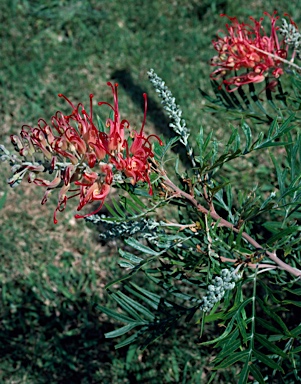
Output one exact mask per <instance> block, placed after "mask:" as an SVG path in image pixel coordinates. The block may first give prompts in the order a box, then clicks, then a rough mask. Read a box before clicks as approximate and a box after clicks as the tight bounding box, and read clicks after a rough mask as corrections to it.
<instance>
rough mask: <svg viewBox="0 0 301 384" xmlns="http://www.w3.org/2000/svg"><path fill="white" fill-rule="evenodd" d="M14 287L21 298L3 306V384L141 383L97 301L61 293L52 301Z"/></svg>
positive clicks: (0, 354) (17, 285) (0, 356)
mask: <svg viewBox="0 0 301 384" xmlns="http://www.w3.org/2000/svg"><path fill="white" fill-rule="evenodd" d="M11 284H12V285H11V286H12V287H13V289H14V292H15V293H16V292H18V295H15V296H14V300H11V302H9V300H6V302H5V303H3V302H2V305H1V323H0V340H1V343H0V359H1V361H2V363H1V368H2V371H0V379H1V382H6V383H10V382H19V383H20V382H21V383H83V384H84V383H88V384H93V383H112V382H117V381H114V378H115V380H120V381H118V382H123V383H136V382H137V381H136V379H135V377H134V375H133V373H132V372H130V371H129V370H126V369H125V367H124V363H123V362H124V360H125V356H126V353H127V350H126V349H122V350H118V351H115V350H114V345H115V344H116V341H112V340H110V339H105V337H104V334H105V333H106V332H109V331H112V330H113V329H114V326H113V325H112V324H110V323H109V322H108V321H104V320H102V319H101V313H100V312H99V311H98V310H97V304H96V303H97V302H98V301H99V299H97V297H95V298H94V297H92V298H91V297H88V295H87V294H85V293H83V292H82V293H78V294H77V299H76V300H75V299H72V300H70V299H68V298H66V297H63V296H61V295H60V294H59V295H58V297H56V302H55V303H53V302H50V301H47V299H46V300H43V301H42V300H41V299H40V297H39V296H40V294H39V295H38V294H36V293H35V292H34V287H32V286H30V285H26V283H19V282H17V281H14V282H12V283H11ZM7 288H8V287H7ZM92 303H94V304H92ZM3 304H4V305H3ZM144 369H145V367H144ZM25 377H26V379H24V378H25ZM22 378H23V380H25V381H22Z"/></svg>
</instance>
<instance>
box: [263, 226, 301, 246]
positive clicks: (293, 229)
mask: <svg viewBox="0 0 301 384" xmlns="http://www.w3.org/2000/svg"><path fill="white" fill-rule="evenodd" d="M300 231H301V226H300V225H298V226H294V227H289V228H286V229H282V230H281V231H280V232H279V233H276V234H275V235H274V236H272V237H271V238H269V240H268V241H267V244H273V243H274V242H275V241H277V240H279V239H283V238H286V237H287V236H288V235H291V234H293V233H295V232H300ZM287 240H288V239H287Z"/></svg>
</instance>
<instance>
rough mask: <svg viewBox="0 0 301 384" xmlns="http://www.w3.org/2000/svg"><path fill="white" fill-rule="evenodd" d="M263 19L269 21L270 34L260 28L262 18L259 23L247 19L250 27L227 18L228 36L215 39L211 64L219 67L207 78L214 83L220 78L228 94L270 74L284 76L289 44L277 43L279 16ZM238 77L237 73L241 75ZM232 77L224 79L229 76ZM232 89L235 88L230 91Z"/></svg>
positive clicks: (275, 76) (232, 18)
mask: <svg viewBox="0 0 301 384" xmlns="http://www.w3.org/2000/svg"><path fill="white" fill-rule="evenodd" d="M276 13H277V12H274V13H273V15H269V14H268V13H267V12H265V13H264V15H265V16H268V17H269V20H270V25H271V27H270V34H269V35H268V34H267V33H266V32H265V30H264V28H263V26H262V21H263V18H260V20H259V21H257V20H255V19H254V18H252V17H250V19H251V21H252V22H253V25H251V24H245V23H239V22H238V20H237V18H236V17H229V16H226V15H221V16H226V17H228V19H229V20H230V22H231V24H226V28H227V31H228V34H227V35H226V36H224V37H218V39H217V41H213V46H214V48H215V49H216V51H217V52H218V55H217V56H214V57H213V59H212V62H211V65H213V66H215V67H218V68H217V69H216V70H215V71H213V72H212V73H211V75H210V77H211V78H212V79H214V80H216V79H220V78H222V79H223V83H224V84H225V85H226V89H227V90H228V91H229V92H231V91H235V90H236V89H237V88H238V87H239V86H241V85H243V84H249V83H260V82H262V81H264V80H265V78H266V77H267V76H269V75H271V76H272V77H274V78H276V79H277V78H278V77H279V76H281V75H282V74H283V72H284V71H283V65H284V61H285V59H286V58H287V53H288V45H287V44H285V42H284V39H282V40H281V41H279V39H278V36H277V31H278V29H279V27H277V26H276V22H277V20H278V19H279V16H275V15H276ZM241 71H243V72H242V73H241V74H237V72H238V73H239V72H241ZM233 72H234V76H232V77H228V78H226V76H227V75H228V74H229V73H233ZM231 86H235V88H231Z"/></svg>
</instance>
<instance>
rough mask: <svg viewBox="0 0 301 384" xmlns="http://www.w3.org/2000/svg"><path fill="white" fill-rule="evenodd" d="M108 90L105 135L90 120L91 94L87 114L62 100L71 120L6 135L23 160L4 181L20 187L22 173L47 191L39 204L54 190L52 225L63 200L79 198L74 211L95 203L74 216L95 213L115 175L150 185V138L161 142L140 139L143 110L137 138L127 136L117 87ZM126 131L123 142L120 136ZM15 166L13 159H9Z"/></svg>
mask: <svg viewBox="0 0 301 384" xmlns="http://www.w3.org/2000/svg"><path fill="white" fill-rule="evenodd" d="M108 86H110V87H111V89H112V92H113V97H114V105H111V104H109V103H107V102H99V103H98V104H99V105H108V106H109V107H110V108H111V109H112V111H113V116H114V117H113V119H108V120H107V124H106V125H107V127H108V128H109V132H108V133H106V132H102V131H100V130H99V129H98V128H97V127H96V125H95V124H94V121H93V107H92V99H93V95H92V94H91V95H90V111H89V113H87V112H86V110H85V108H84V106H83V104H81V103H80V104H78V105H74V104H73V103H72V102H71V101H70V100H69V99H68V98H67V97H66V96H64V95H62V94H59V97H62V98H64V99H65V100H66V101H67V103H68V104H69V105H70V107H71V108H72V112H71V114H70V115H64V114H63V113H62V112H60V111H59V112H57V113H56V114H55V115H54V116H52V118H51V124H50V125H48V124H47V123H46V121H45V120H43V119H40V120H39V121H38V126H37V127H35V128H33V127H30V126H27V125H24V126H23V127H22V130H21V134H20V137H19V136H17V135H12V136H11V141H12V143H13V144H14V146H15V149H16V150H17V152H18V153H19V155H20V156H21V157H22V161H20V160H19V163H18V164H15V165H14V167H13V169H12V170H13V173H14V175H13V177H12V178H11V179H10V180H9V181H8V182H9V184H10V185H11V186H12V187H14V186H16V185H18V184H19V183H20V180H22V179H23V177H24V176H25V174H28V182H33V183H34V184H36V185H38V186H41V187H45V188H46V191H45V194H44V197H43V199H42V204H45V203H46V202H47V199H48V196H49V194H50V193H52V192H53V190H55V189H59V193H58V204H57V207H56V209H55V212H54V223H57V218H56V215H57V212H58V211H59V212H61V211H63V210H64V209H65V207H66V204H67V201H68V199H70V198H73V197H79V204H78V207H77V211H80V210H82V208H84V207H85V206H86V205H87V204H91V203H93V202H99V206H98V208H97V209H95V210H94V211H93V212H91V213H88V214H82V215H80V214H77V215H75V217H76V218H82V217H86V216H89V215H93V214H95V213H97V212H98V211H99V210H100V209H101V207H102V206H103V203H104V201H105V198H106V197H107V195H108V194H109V192H110V189H111V186H112V184H113V182H114V175H115V174H117V173H118V174H119V176H120V175H121V176H124V178H125V179H126V178H130V182H131V183H132V184H133V185H134V184H136V183H137V182H138V181H142V182H147V183H148V184H149V187H150V188H149V192H150V193H151V192H152V189H151V184H150V178H149V173H150V165H149V162H148V159H149V158H151V157H153V156H154V154H153V152H152V146H151V143H150V141H149V139H150V138H151V137H152V136H154V137H155V138H156V139H157V140H158V141H159V143H160V144H161V145H162V141H161V140H160V139H159V137H157V136H155V135H150V136H148V137H147V136H145V134H144V126H145V121H146V109H147V102H146V95H145V94H144V98H145V111H144V119H143V123H142V128H141V130H140V132H139V133H137V132H136V131H130V130H129V128H130V124H129V122H128V121H127V120H121V119H120V114H119V107H118V94H117V84H115V85H114V86H113V85H112V84H111V83H108ZM126 130H128V133H129V134H128V136H129V137H128V139H127V140H126V139H125V131H126ZM14 162H15V163H16V162H17V160H16V159H15V157H14ZM43 174H49V175H54V177H53V178H52V180H47V179H44V177H42V176H41V175H43Z"/></svg>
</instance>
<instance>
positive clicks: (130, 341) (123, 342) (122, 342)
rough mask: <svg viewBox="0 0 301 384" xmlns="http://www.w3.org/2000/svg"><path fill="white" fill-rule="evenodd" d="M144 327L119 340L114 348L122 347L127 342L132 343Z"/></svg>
mask: <svg viewBox="0 0 301 384" xmlns="http://www.w3.org/2000/svg"><path fill="white" fill-rule="evenodd" d="M144 328H145V327H142V328H141V329H140V330H139V331H138V332H136V333H134V334H133V335H131V336H130V337H128V338H126V339H125V340H123V341H121V342H120V343H118V344H116V345H115V349H119V348H123V347H125V346H127V345H129V344H132V343H133V342H134V341H136V340H137V339H138V337H139V336H140V335H141V334H142V332H143V330H144Z"/></svg>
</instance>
